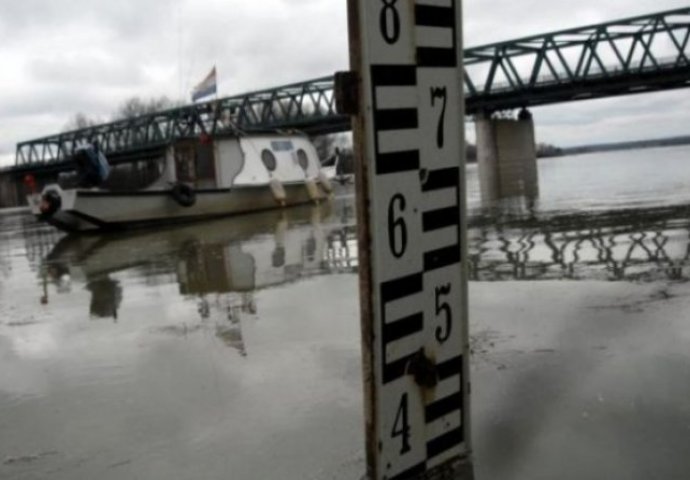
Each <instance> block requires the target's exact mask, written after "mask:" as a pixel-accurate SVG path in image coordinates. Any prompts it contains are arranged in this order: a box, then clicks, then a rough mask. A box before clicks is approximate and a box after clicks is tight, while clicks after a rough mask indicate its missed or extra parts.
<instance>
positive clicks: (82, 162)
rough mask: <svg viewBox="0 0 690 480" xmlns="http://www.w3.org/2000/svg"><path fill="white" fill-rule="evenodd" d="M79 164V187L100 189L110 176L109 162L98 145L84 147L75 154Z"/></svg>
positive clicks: (79, 148) (78, 148)
mask: <svg viewBox="0 0 690 480" xmlns="http://www.w3.org/2000/svg"><path fill="white" fill-rule="evenodd" d="M74 160H75V162H76V163H77V173H78V175H79V186H80V187H82V188H91V187H98V186H99V185H101V184H102V183H103V182H105V181H106V180H107V178H108V175H110V166H109V165H108V160H107V159H106V158H105V155H103V152H101V151H100V150H99V148H98V144H97V143H94V144H92V145H89V144H87V145H82V146H80V147H77V149H76V150H75V152H74Z"/></svg>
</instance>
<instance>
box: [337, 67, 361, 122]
mask: <svg viewBox="0 0 690 480" xmlns="http://www.w3.org/2000/svg"><path fill="white" fill-rule="evenodd" d="M334 79H335V85H334V93H335V109H336V112H338V113H340V114H343V115H357V114H358V113H359V75H358V74H357V72H353V71H345V72H335V77H334Z"/></svg>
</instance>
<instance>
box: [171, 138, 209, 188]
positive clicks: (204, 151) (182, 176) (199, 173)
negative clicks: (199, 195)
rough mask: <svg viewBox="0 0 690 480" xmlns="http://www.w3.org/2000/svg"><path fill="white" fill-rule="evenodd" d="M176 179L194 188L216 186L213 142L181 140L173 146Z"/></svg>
mask: <svg viewBox="0 0 690 480" xmlns="http://www.w3.org/2000/svg"><path fill="white" fill-rule="evenodd" d="M175 169H176V172H177V180H178V181H179V182H184V183H187V184H190V185H192V186H194V187H195V188H216V187H217V182H216V168H215V158H214V154H213V143H200V142H181V143H178V144H177V145H176V146H175Z"/></svg>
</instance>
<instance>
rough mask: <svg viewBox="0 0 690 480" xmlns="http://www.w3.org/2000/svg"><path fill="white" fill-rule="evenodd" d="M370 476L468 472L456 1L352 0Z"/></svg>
mask: <svg viewBox="0 0 690 480" xmlns="http://www.w3.org/2000/svg"><path fill="white" fill-rule="evenodd" d="M348 15H349V32H350V62H351V71H350V72H346V73H340V74H336V96H337V103H338V107H339V110H340V111H342V112H344V113H349V114H351V115H353V132H354V143H355V155H356V156H357V158H358V162H357V170H356V181H357V207H358V228H359V251H360V254H359V255H360V257H359V258H360V301H361V314H362V340H363V341H362V346H363V357H364V358H363V360H364V385H365V414H366V434H367V440H366V444H367V465H368V477H369V478H370V479H371V480H382V479H386V480H400V479H415V478H453V479H463V480H464V479H467V478H471V477H472V465H471V461H470V435H469V434H470V428H469V427H470V425H469V418H470V416H469V376H468V370H469V369H468V361H469V348H468V326H467V273H466V268H467V263H466V258H467V254H466V242H465V238H466V221H465V171H464V166H465V159H464V125H463V122H464V95H463V68H462V65H463V64H462V12H461V0H348Z"/></svg>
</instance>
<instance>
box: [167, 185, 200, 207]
mask: <svg viewBox="0 0 690 480" xmlns="http://www.w3.org/2000/svg"><path fill="white" fill-rule="evenodd" d="M170 195H172V197H173V199H174V200H175V201H176V202H177V203H178V204H179V205H180V206H182V207H191V206H192V205H194V204H195V203H196V192H194V189H193V188H192V187H190V186H189V185H187V184H186V183H176V184H175V185H173V186H172V188H171V189H170Z"/></svg>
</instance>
